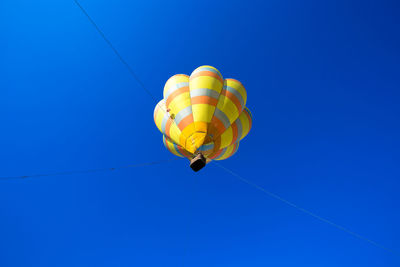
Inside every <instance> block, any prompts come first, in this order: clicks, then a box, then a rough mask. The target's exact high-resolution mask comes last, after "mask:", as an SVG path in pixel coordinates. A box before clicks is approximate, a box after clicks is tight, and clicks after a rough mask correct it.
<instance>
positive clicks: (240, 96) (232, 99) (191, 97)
mask: <svg viewBox="0 0 400 267" xmlns="http://www.w3.org/2000/svg"><path fill="white" fill-rule="evenodd" d="M246 100H247V93H246V90H245V88H244V87H243V85H242V83H241V82H239V81H238V80H235V79H224V78H223V77H222V75H221V73H220V72H219V71H218V70H217V69H216V68H214V67H212V66H201V67H198V68H197V69H195V70H194V71H193V72H192V74H191V75H190V76H188V75H185V74H177V75H174V76H172V77H171V78H169V79H168V81H167V82H166V84H165V86H164V99H162V100H161V101H160V102H159V103H158V104H157V105H156V107H155V109H154V122H155V124H156V125H157V128H158V129H159V130H160V131H161V133H162V134H163V142H164V145H165V147H166V148H167V149H168V150H169V151H170V152H171V153H172V154H174V155H176V156H178V157H185V158H188V159H189V160H190V167H191V168H192V169H193V170H194V171H199V170H200V169H201V168H203V167H204V166H205V165H206V163H207V162H209V161H210V160H224V159H227V158H229V157H231V156H232V155H233V154H235V153H236V151H237V150H238V148H239V141H240V140H242V139H243V138H244V137H245V136H246V135H247V134H248V133H249V131H250V128H251V124H252V117H251V113H250V111H249V110H248V108H247V107H246V106H245V105H246Z"/></svg>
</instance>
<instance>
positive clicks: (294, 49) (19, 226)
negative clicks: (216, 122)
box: [0, 0, 400, 267]
mask: <svg viewBox="0 0 400 267" xmlns="http://www.w3.org/2000/svg"><path fill="white" fill-rule="evenodd" d="M396 2H397V1H349V0H340V1H317V0H315V1H310V0H306V1H289V0H283V1H278V0H274V1H94V0H81V4H82V5H83V6H84V7H85V8H86V9H87V11H88V12H89V14H90V15H91V16H92V18H93V19H94V20H95V21H96V22H97V24H98V25H99V26H100V27H101V28H102V30H103V31H104V33H105V34H106V35H107V36H108V38H109V39H110V40H111V41H112V42H113V44H114V45H115V47H116V48H117V49H118V50H119V51H120V53H121V54H122V55H123V57H124V58H125V59H126V61H127V62H129V64H130V65H131V66H132V68H133V69H134V71H135V72H136V73H137V75H138V76H139V77H140V78H141V80H142V81H143V83H144V84H145V85H146V87H147V88H148V89H149V90H150V91H151V92H152V93H153V94H154V95H155V96H156V97H157V98H159V99H161V98H162V89H163V86H164V83H165V81H166V80H167V79H168V78H169V77H170V76H171V75H173V74H176V73H186V74H190V73H191V71H192V70H194V69H195V68H196V67H198V66H200V65H203V64H209V65H213V66H215V67H216V68H218V69H219V70H220V71H221V73H222V74H223V76H224V77H226V78H228V77H232V78H236V79H239V80H240V81H242V82H243V84H244V85H245V87H246V88H247V92H248V107H249V108H250V110H251V111H252V113H253V118H254V124H253V129H252V130H251V132H250V134H249V136H247V138H246V139H245V140H244V141H243V142H242V143H241V147H240V148H239V151H238V153H237V154H236V155H235V156H234V157H232V158H231V159H229V160H226V161H224V162H222V164H223V165H224V166H226V167H227V168H230V169H232V170H233V171H235V172H237V173H239V174H240V175H242V176H244V177H246V178H247V179H249V180H251V181H253V182H256V183H258V184H259V185H261V186H263V187H265V188H267V189H268V190H270V191H272V192H274V193H276V194H278V195H280V196H282V197H284V198H286V199H288V200H290V201H292V202H294V203H296V204H298V205H300V206H301V207H304V208H307V209H309V210H311V211H313V212H315V213H317V214H319V215H321V216H323V217H325V218H327V219H329V220H332V221H334V222H336V223H338V224H340V225H343V226H345V227H347V228H349V229H351V230H353V231H355V232H357V233H359V234H361V235H364V236H366V237H368V238H371V239H372V240H374V241H376V242H378V243H380V244H382V245H384V246H387V247H389V248H392V249H396V250H398V251H400V229H399V225H400V213H399V204H400V196H399V188H400V164H399V162H400V152H399V151H400V138H399V136H400V124H399V115H400V105H399V100H400V91H399V89H400V75H399V71H400V49H399V47H400V30H399V29H400V17H399V15H398V14H399V11H400V10H399V4H398V3H396ZM0 33H1V37H0V40H1V42H0V125H1V126H0V166H1V168H0V176H14V175H27V174H36V173H46V172H57V171H63V170H81V169H91V168H103V167H114V166H121V165H127V164H131V163H142V162H149V161H154V160H163V159H169V158H172V157H173V156H172V155H171V154H170V153H169V152H168V151H167V150H166V149H165V148H164V146H163V144H162V138H161V134H160V133H159V132H158V130H157V128H156V127H155V125H154V123H153V118H152V115H153V108H154V105H155V102H154V100H153V99H151V98H150V97H149V96H148V95H147V94H146V93H145V92H144V91H143V90H142V89H141V88H140V87H139V85H138V84H137V83H136V82H135V81H134V80H133V79H132V77H131V76H130V75H129V73H128V72H127V70H126V69H125V68H124V66H123V65H122V64H121V62H120V61H119V60H118V58H117V57H116V56H115V55H114V54H113V52H112V50H111V49H110V48H109V47H108V46H107V44H106V43H105V42H104V41H103V40H102V39H101V37H100V36H99V34H98V33H97V32H96V31H95V29H94V27H93V26H92V25H91V24H90V23H89V21H88V20H87V18H86V17H85V16H84V15H83V14H82V12H81V11H80V10H79V9H78V7H77V6H76V5H75V4H74V2H73V1H72V0H63V1H40V0H39V1H18V0H2V1H1V2H0ZM399 265H400V257H399V256H395V255H392V254H390V253H388V252H387V251H385V250H383V249H380V248H377V247H375V246H373V245H371V244H368V243H366V242H364V241H362V240H359V239H356V238H354V237H352V236H350V235H348V234H346V233H344V232H341V231H339V230H337V229H335V228H333V227H331V226H330V225H327V224H324V223H322V222H320V221H318V220H316V219H314V218H312V217H310V216H308V215H306V214H304V213H301V212H299V211H298V210H296V209H293V208H292V207H289V206H287V205H285V204H284V203H282V202H279V201H277V200H275V199H272V198H270V197H268V196H267V195H265V194H263V193H262V192H260V191H257V190H256V189H254V188H252V187H250V186H248V185H246V184H244V183H242V182H240V181H239V180H237V179H236V178H235V177H232V176H231V175H230V174H229V173H226V172H224V171H223V170H221V169H219V168H218V167H217V166H215V165H213V164H210V165H209V166H207V168H205V169H204V170H202V171H201V172H199V173H194V172H192V171H191V170H190V169H189V167H188V163H187V162H186V161H185V160H178V161H175V162H169V163H163V164H160V165H155V166H151V167H138V168H132V169H124V170H118V171H114V172H105V173H94V174H80V175H70V176H55V177H43V178H37V179H31V180H11V181H1V183H0V266H2V267H3V266H4V267H11V266H12V267H13V266H40V267H42V266H52V267H53V266H68V267H70V266H162V267H167V266H172V267H176V266H198V267H204V266H207V267H214V266H215V267H236V266H251V267H259V266H260V267H261V266H263V267H264V266H274V267H284V266H285V267H286V266H290V267H291V266H328V267H329V266H341V267H343V266H363V267H365V266H385V267H393V266H399Z"/></svg>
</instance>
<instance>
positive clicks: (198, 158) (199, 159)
mask: <svg viewBox="0 0 400 267" xmlns="http://www.w3.org/2000/svg"><path fill="white" fill-rule="evenodd" d="M204 166H206V158H205V157H204V156H203V154H201V153H198V154H196V155H195V156H194V157H193V158H192V159H191V160H190V168H192V170H193V171H195V172H198V171H200V170H201V169H202V168H203V167H204Z"/></svg>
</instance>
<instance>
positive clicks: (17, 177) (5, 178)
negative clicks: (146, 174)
mask: <svg viewBox="0 0 400 267" xmlns="http://www.w3.org/2000/svg"><path fill="white" fill-rule="evenodd" d="M177 159H179V158H173V159H169V160H159V161H152V162H145V163H138V164H130V165H125V166H120V167H113V168H99V169H88V170H80V171H63V172H53V173H45V174H34V175H22V176H8V177H0V180H16V179H27V178H37V177H47V176H58V175H71V174H85V173H93V172H106V171H114V170H120V169H127V168H135V167H143V166H150V165H156V164H161V163H165V162H170V161H174V160H177Z"/></svg>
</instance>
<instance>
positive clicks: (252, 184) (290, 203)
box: [213, 161, 400, 256]
mask: <svg viewBox="0 0 400 267" xmlns="http://www.w3.org/2000/svg"><path fill="white" fill-rule="evenodd" d="M213 162H214V163H215V164H216V165H217V166H218V167H219V168H221V169H223V170H225V171H226V172H228V173H230V174H232V175H233V176H235V177H236V178H238V179H239V180H241V181H242V182H244V183H246V184H248V185H251V186H253V187H255V188H256V189H258V190H260V191H262V192H263V193H265V194H267V195H268V196H270V197H272V198H275V199H277V200H279V201H281V202H283V203H285V204H286V205H288V206H291V207H293V208H295V209H297V210H299V211H301V212H303V213H305V214H308V215H310V216H311V217H314V218H315V219H317V220H319V221H322V222H324V223H327V224H329V225H331V226H333V227H335V228H337V229H339V230H341V231H343V232H346V233H348V234H350V235H352V236H353V237H356V238H358V239H360V240H363V241H366V242H368V243H370V244H372V245H374V246H376V247H379V248H381V249H384V250H386V251H388V252H390V253H392V254H395V255H397V256H400V253H399V252H398V251H395V250H393V249H390V248H387V247H385V246H383V245H381V244H379V243H377V242H375V241H373V240H371V239H369V238H367V237H365V236H362V235H360V234H357V233H355V232H353V231H351V230H349V229H347V228H346V227H343V226H341V225H338V224H336V223H334V222H332V221H330V220H328V219H326V218H323V217H321V216H319V215H317V214H315V213H314V212H311V211H309V210H307V209H304V208H302V207H300V206H298V205H296V204H294V203H293V202H291V201H289V200H286V199H284V198H283V197H281V196H278V195H276V194H274V193H272V192H270V191H268V190H267V189H265V188H263V187H261V186H259V185H258V184H256V183H253V182H251V181H249V180H247V179H245V178H243V177H242V176H241V175H239V174H237V173H235V172H233V171H231V170H230V169H228V168H226V167H224V166H222V165H221V164H219V163H217V162H216V161H213Z"/></svg>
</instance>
